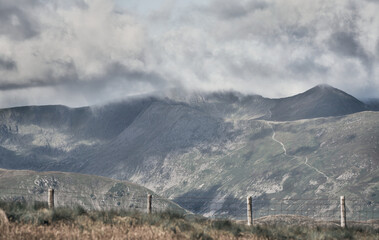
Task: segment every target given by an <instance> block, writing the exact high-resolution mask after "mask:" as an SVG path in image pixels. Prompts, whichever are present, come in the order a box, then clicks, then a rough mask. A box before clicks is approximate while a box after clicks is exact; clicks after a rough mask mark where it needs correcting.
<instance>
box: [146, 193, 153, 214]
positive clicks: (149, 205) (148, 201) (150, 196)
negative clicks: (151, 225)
mask: <svg viewBox="0 0 379 240" xmlns="http://www.w3.org/2000/svg"><path fill="white" fill-rule="evenodd" d="M152 198H153V196H152V195H151V194H147V213H148V214H150V213H151V200H152Z"/></svg>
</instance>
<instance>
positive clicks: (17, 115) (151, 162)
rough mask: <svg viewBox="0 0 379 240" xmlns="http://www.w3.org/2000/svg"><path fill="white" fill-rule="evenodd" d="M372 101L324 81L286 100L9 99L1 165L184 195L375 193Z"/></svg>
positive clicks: (202, 96) (378, 135)
mask: <svg viewBox="0 0 379 240" xmlns="http://www.w3.org/2000/svg"><path fill="white" fill-rule="evenodd" d="M368 110H374V108H370V105H366V104H364V103H362V102H361V101H359V100H357V99H356V98H354V97H352V96H350V95H348V94H347V93H345V92H343V91H341V90H338V89H335V88H333V87H331V86H326V85H319V86H316V87H314V88H312V89H310V90H308V91H306V92H304V93H302V94H298V95H296V96H292V97H288V98H282V99H269V98H265V97H262V96H258V95H243V94H240V93H237V92H218V93H189V94H188V95H183V94H177V95H175V94H172V95H171V96H170V97H159V96H156V97H147V96H144V97H140V98H134V99H130V100H127V101H120V102H116V103H109V104H105V105H101V106H91V107H83V108H68V107H65V106H26V107H18V108H9V109H2V110H0V167H1V168H7V169H30V170H37V171H46V170H49V171H50V170H54V171H70V172H81V173H90V174H96V175H101V176H107V177H112V178H115V179H120V180H129V181H132V182H136V183H138V184H142V185H143V186H145V187H148V188H150V189H152V190H154V191H156V192H157V193H158V194H161V195H163V196H166V197H171V198H178V200H177V201H180V200H179V199H180V198H179V197H180V196H191V195H201V196H202V195H204V196H208V197H210V198H213V197H214V198H215V199H220V198H223V197H233V198H235V199H236V200H237V201H241V202H242V203H243V202H244V201H245V200H244V199H245V198H246V195H248V194H249V195H252V196H254V197H255V198H271V197H275V198H284V197H299V196H302V197H336V196H339V195H340V194H344V193H348V194H349V195H350V196H353V197H359V198H363V199H365V200H367V199H370V200H376V201H377V200H378V197H379V196H377V195H376V194H375V192H376V191H377V190H376V189H378V187H379V186H378V184H379V183H378V182H377V180H376V176H377V175H378V164H379V149H378V147H377V146H379V122H378V121H377V119H378V117H379V113H378V112H373V111H368ZM362 186H365V187H364V188H362ZM195 209H196V211H197V212H199V213H205V214H210V213H209V206H207V205H204V206H196V208H195ZM190 210H191V209H190ZM192 210H193V209H192ZM219 211H221V212H222V211H227V209H226V208H225V209H223V208H222V207H220V209H219Z"/></svg>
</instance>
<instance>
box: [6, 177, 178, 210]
mask: <svg viewBox="0 0 379 240" xmlns="http://www.w3.org/2000/svg"><path fill="white" fill-rule="evenodd" d="M49 188H53V189H54V191H55V193H54V195H55V206H75V205H80V206H82V207H84V208H88V209H131V210H140V211H145V210H146V202H147V194H151V195H153V201H154V207H155V208H156V210H160V211H162V210H168V209H171V210H175V211H179V212H183V213H184V212H185V210H183V209H181V208H180V207H179V206H178V205H176V204H175V203H173V202H171V201H169V200H167V199H163V198H162V197H160V196H158V195H157V194H155V193H154V192H152V191H151V190H148V189H147V188H144V187H142V186H139V185H137V184H134V183H130V182H127V181H118V180H114V179H110V178H105V177H99V176H94V175H85V174H78V173H63V172H35V171H30V170H6V169H0V200H7V201H26V202H32V201H42V202H46V201H47V190H48V189H49Z"/></svg>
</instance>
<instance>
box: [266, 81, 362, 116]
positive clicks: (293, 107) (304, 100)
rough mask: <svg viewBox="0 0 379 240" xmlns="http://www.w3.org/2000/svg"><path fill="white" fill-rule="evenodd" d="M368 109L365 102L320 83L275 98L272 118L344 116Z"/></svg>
mask: <svg viewBox="0 0 379 240" xmlns="http://www.w3.org/2000/svg"><path fill="white" fill-rule="evenodd" d="M365 110H367V107H366V106H365V104H364V103H362V102H361V101H359V100H358V99H356V98H354V97H353V96H351V95H349V94H347V93H345V92H343V91H341V90H339V89H336V88H333V87H331V86H329V85H318V86H316V87H314V88H312V89H310V90H308V91H306V92H304V93H301V94H298V95H296V96H293V97H288V98H283V99H277V100H275V106H274V107H273V108H271V109H270V111H271V113H272V114H271V116H270V118H269V119H270V120H276V121H292V120H299V119H310V118H317V117H330V116H342V115H347V114H351V113H356V112H362V111H365Z"/></svg>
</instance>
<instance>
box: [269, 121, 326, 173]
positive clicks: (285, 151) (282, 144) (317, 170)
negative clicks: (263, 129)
mask: <svg viewBox="0 0 379 240" xmlns="http://www.w3.org/2000/svg"><path fill="white" fill-rule="evenodd" d="M266 123H267V124H268V125H269V126H270V127H271V129H272V132H273V134H272V137H271V138H272V140H273V141H275V142H277V143H279V144H280V145H281V146H282V148H283V151H284V153H283V154H284V155H285V156H288V157H292V158H297V159H301V160H302V157H298V156H294V155H289V154H287V149H286V146H285V145H284V143H283V142H281V141H279V140H278V139H276V138H275V135H276V132H275V130H274V127H273V126H272V124H271V123H269V122H266ZM303 164H305V165H307V166H308V167H310V168H312V169H313V170H315V171H316V172H318V173H319V174H321V175H323V176H324V177H325V178H326V179H327V180H329V177H328V176H327V175H326V174H325V173H323V172H321V171H320V170H319V169H317V168H316V167H314V166H312V165H310V164H309V163H308V157H305V161H304V162H303Z"/></svg>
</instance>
